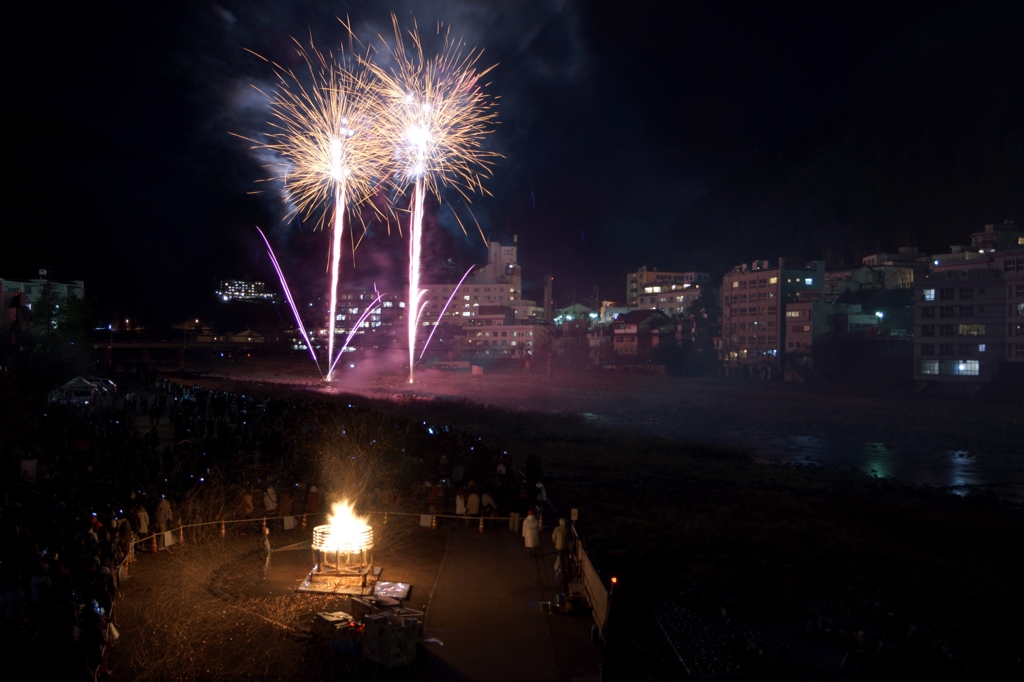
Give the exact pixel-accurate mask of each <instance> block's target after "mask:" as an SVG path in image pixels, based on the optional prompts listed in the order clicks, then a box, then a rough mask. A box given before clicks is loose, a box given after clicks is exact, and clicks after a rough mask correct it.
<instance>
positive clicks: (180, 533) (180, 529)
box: [178, 524, 185, 545]
mask: <svg viewBox="0 0 1024 682" xmlns="http://www.w3.org/2000/svg"><path fill="white" fill-rule="evenodd" d="M178 544H179V545H184V544H185V526H182V525H180V524H179V525H178Z"/></svg>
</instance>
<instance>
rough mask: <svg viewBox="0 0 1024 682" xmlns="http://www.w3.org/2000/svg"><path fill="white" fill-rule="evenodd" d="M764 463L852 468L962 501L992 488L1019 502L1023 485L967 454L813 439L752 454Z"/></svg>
mask: <svg viewBox="0 0 1024 682" xmlns="http://www.w3.org/2000/svg"><path fill="white" fill-rule="evenodd" d="M752 449H753V450H754V451H755V455H756V460H757V461H759V462H763V463H769V464H770V463H780V464H803V465H808V464H810V465H824V466H835V467H854V468H856V469H859V470H860V471H863V472H864V473H866V474H869V475H870V476H875V477H877V478H893V479H897V480H901V481H907V482H909V483H914V484H919V485H929V486H932V487H936V488H945V489H947V490H949V491H950V492H952V493H953V494H955V495H961V496H963V495H967V493H968V492H969V491H970V490H971V489H972V488H976V487H984V488H992V489H993V490H994V492H996V494H998V495H999V496H1000V497H1002V498H1004V499H1008V500H1013V501H1018V502H1019V501H1022V500H1024V481H1022V480H1021V477H1020V476H1014V478H1015V479H1017V480H1008V474H1010V472H1007V471H1001V470H999V469H998V468H996V467H987V466H985V464H984V463H983V462H979V461H978V458H977V457H975V456H974V455H973V453H971V452H969V451H967V450H927V449H918V450H912V449H903V448H894V447H889V446H887V445H886V444H885V443H879V442H869V443H836V442H830V441H826V440H824V439H822V438H815V437H812V436H783V437H779V438H774V439H769V440H767V441H764V442H763V443H761V444H760V445H758V446H755V447H753V448H752Z"/></svg>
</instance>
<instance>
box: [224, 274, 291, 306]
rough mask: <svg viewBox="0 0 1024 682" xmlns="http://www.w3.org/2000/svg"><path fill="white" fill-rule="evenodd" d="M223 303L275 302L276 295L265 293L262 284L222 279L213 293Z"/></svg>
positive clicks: (265, 287) (264, 286) (265, 289)
mask: <svg viewBox="0 0 1024 682" xmlns="http://www.w3.org/2000/svg"><path fill="white" fill-rule="evenodd" d="M215 293H216V294H217V296H219V297H220V298H221V300H224V301H250V302H260V301H275V300H277V294H275V293H274V292H272V291H267V286H266V284H264V283H263V282H248V281H245V280H240V279H223V280H221V282H220V286H219V287H217V291H216V292H215Z"/></svg>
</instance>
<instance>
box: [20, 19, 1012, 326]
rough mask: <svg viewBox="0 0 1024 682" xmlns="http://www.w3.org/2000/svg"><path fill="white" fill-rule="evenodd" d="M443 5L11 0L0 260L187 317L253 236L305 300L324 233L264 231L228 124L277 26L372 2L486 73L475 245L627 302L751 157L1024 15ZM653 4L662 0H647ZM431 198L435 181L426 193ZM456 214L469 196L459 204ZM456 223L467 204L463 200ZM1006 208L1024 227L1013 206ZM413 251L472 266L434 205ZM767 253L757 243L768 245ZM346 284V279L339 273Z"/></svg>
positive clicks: (240, 262)
mask: <svg viewBox="0 0 1024 682" xmlns="http://www.w3.org/2000/svg"><path fill="white" fill-rule="evenodd" d="M777 5H781V3H728V2H714V3H712V2H707V3H663V2H636V3H606V2H584V1H577V2H574V1H571V0H561V1H558V0H550V1H539V0H538V1H523V2H518V1H517V2H511V1H509V2H469V1H456V0H448V1H445V2H430V1H427V0H423V1H421V2H412V1H410V0H406V1H404V2H403V1H396V2H393V3H391V4H390V5H388V4H387V3H380V2H372V1H370V0H365V1H358V0H353V1H350V2H315V1H308V2H307V1H301V0H297V1H294V2H280V1H278V2H270V1H256V2H241V1H239V2H230V1H228V2H221V3H199V2H196V3H145V4H144V5H136V6H134V7H133V8H132V9H130V10H127V11H125V12H119V11H115V9H114V8H113V7H112V6H110V5H104V4H95V3H94V4H88V5H87V4H80V5H78V6H76V7H74V8H71V9H67V10H64V9H62V10H61V11H60V13H58V11H57V8H56V6H52V5H39V4H35V5H33V6H32V7H28V6H27V5H26V6H20V7H18V8H16V9H14V10H11V11H10V12H9V13H8V16H7V19H6V21H5V24H6V29H7V30H6V34H7V36H6V38H5V40H4V48H3V49H4V51H5V58H6V59H5V63H6V66H7V68H6V69H5V72H6V78H5V89H4V95H5V96H4V97H3V99H2V101H0V114H2V116H3V119H4V122H5V124H6V125H5V131H6V134H7V140H8V151H9V155H8V160H9V163H10V164H11V165H12V166H13V169H12V170H13V172H11V173H9V174H7V176H6V181H5V187H6V188H7V192H6V194H7V196H6V201H5V205H6V207H7V210H8V219H7V221H6V222H7V224H6V226H5V228H4V243H3V246H2V248H0V276H3V277H28V276H34V274H35V272H36V270H37V269H38V268H40V267H49V268H51V269H52V271H53V276H54V277H56V278H58V279H84V280H85V281H86V291H87V295H88V297H89V298H90V299H91V300H92V302H93V306H94V308H95V309H96V310H97V312H99V313H102V314H104V315H118V316H121V315H127V314H130V315H132V316H134V317H136V318H143V319H147V320H149V321H150V322H152V323H165V324H167V323H170V322H173V321H176V320H178V319H181V318H183V317H185V316H192V315H206V314H207V312H208V311H209V310H210V309H211V308H212V307H213V306H214V305H215V303H216V302H215V301H214V298H213V294H212V289H213V287H214V284H215V283H216V281H217V280H218V279H220V278H236V277H237V278H260V279H264V280H266V281H268V282H270V281H273V279H274V276H273V273H272V271H271V270H270V265H269V263H268V260H267V257H266V253H265V250H264V249H263V248H262V247H261V245H260V243H259V241H258V236H257V234H256V231H255V229H254V226H255V225H260V226H261V227H265V228H270V231H271V234H272V235H273V240H274V243H275V248H277V249H279V253H278V255H279V257H280V258H281V260H282V262H283V263H284V264H285V266H286V267H287V268H288V269H289V273H290V274H291V279H292V281H293V286H294V287H295V288H296V289H297V290H298V293H299V294H300V296H315V295H316V293H317V292H318V291H320V290H321V289H320V282H322V277H323V275H324V267H325V262H326V261H325V259H326V255H325V254H326V245H327V235H326V233H322V232H319V233H310V232H309V231H308V230H307V229H305V226H303V227H301V228H300V227H299V226H297V225H296V223H295V222H291V223H288V224H285V223H284V222H283V221H282V217H283V215H284V212H285V209H284V206H283V205H282V204H281V202H280V201H279V200H278V199H277V197H276V196H275V195H274V194H273V193H265V194H261V195H252V194H250V192H252V191H254V190H257V189H259V188H260V187H259V185H258V184H257V182H256V181H257V180H260V179H262V178H264V177H265V176H266V171H264V170H263V169H262V168H261V167H260V162H259V160H258V159H257V158H256V156H254V155H253V153H252V152H251V151H250V150H249V149H248V145H247V144H246V143H244V142H242V141H240V140H239V139H238V138H236V137H233V136H231V135H230V134H229V133H230V132H235V133H239V134H242V135H247V136H255V135H258V134H259V132H260V131H261V130H265V129H266V124H265V121H266V120H267V111H266V107H265V102H263V101H262V100H261V98H260V97H258V96H257V95H256V93H255V92H254V91H253V89H252V88H251V85H253V84H266V83H268V82H270V79H271V72H270V70H269V68H268V67H267V65H266V64H265V63H264V62H263V61H261V60H260V59H257V58H256V57H254V56H253V55H252V54H250V53H249V52H247V50H252V51H254V52H257V53H259V54H261V55H263V56H265V57H268V58H270V59H273V60H276V61H279V62H281V63H283V64H294V63H295V60H294V48H293V46H292V44H291V42H290V37H291V36H297V37H299V38H303V39H306V38H308V37H309V36H310V35H312V38H313V41H314V43H315V44H316V45H317V46H318V47H320V48H322V49H330V48H334V47H335V46H337V45H338V44H339V43H340V42H341V41H342V39H343V38H344V30H343V28H342V26H341V25H340V23H339V22H338V21H337V19H336V17H337V16H345V15H348V16H349V18H350V20H351V23H352V27H353V29H354V30H355V32H356V34H357V35H358V36H359V37H360V38H361V39H362V40H363V41H366V42H368V43H375V44H378V45H379V44H380V43H379V40H377V39H376V35H378V34H381V35H384V36H386V37H389V36H390V35H391V31H390V19H389V16H388V15H389V11H391V10H393V11H395V12H396V13H397V14H398V16H399V18H400V20H401V21H402V22H403V24H405V25H407V26H408V25H411V20H412V16H413V14H412V8H414V9H415V17H416V19H417V20H418V22H419V26H420V30H421V33H422V34H424V35H425V37H431V39H432V35H433V33H434V30H433V29H434V27H435V25H436V23H437V22H438V21H443V22H445V23H446V24H449V25H450V26H451V29H452V32H453V34H454V35H461V36H463V37H464V39H465V41H466V43H467V44H468V45H470V46H478V47H481V48H483V49H484V56H483V58H482V62H481V63H482V64H483V65H490V64H492V63H498V66H497V68H496V69H495V70H494V71H493V72H492V73H491V74H489V80H490V83H491V86H490V88H489V89H488V91H489V92H490V93H492V94H493V95H495V96H498V97H500V101H499V108H498V111H499V119H500V124H499V126H498V127H497V130H496V132H495V133H494V134H493V135H492V136H491V138H490V139H489V141H488V145H489V148H490V149H493V150H494V151H497V152H499V153H500V154H502V155H503V156H504V158H503V159H500V160H498V161H497V163H496V164H495V166H494V170H493V177H492V178H490V179H489V180H488V181H487V182H486V186H487V188H488V189H489V190H490V191H491V192H493V194H494V196H493V197H484V196H480V197H477V198H475V199H474V203H473V205H472V210H473V213H474V214H475V215H476V217H477V219H478V220H479V221H480V223H481V225H482V226H483V228H484V230H485V232H486V233H487V235H488V236H489V237H490V238H492V239H497V240H501V241H503V240H505V239H507V236H508V235H510V234H517V235H518V236H519V246H520V259H521V261H522V264H523V266H524V279H525V281H526V282H527V286H528V289H527V295H528V296H531V295H532V296H537V295H538V294H539V290H537V289H533V290H531V289H530V288H529V287H535V286H537V285H539V282H540V280H541V277H542V275H543V273H544V272H545V271H547V270H550V271H552V272H553V273H554V274H555V276H556V294H557V295H558V296H559V298H560V299H562V300H564V299H565V298H568V297H569V296H570V295H571V294H573V293H575V294H576V295H577V296H578V297H581V298H582V297H587V296H590V295H592V293H593V288H594V286H595V285H596V286H600V288H601V294H602V296H604V297H612V298H615V297H620V298H621V296H622V291H621V289H622V281H623V275H624V274H625V273H626V272H627V271H628V270H629V269H631V268H635V267H636V266H637V265H640V264H644V263H646V264H648V265H652V266H653V265H657V264H658V263H659V254H657V253H645V252H643V246H642V245H643V244H645V243H649V240H645V239H644V238H643V236H645V235H651V234H657V233H659V232H663V231H665V230H667V229H669V226H671V225H672V224H673V223H674V219H675V218H676V217H677V216H678V215H679V214H680V212H681V211H683V210H685V209H686V208H687V207H689V206H691V205H692V204H693V203H694V202H695V201H697V200H698V199H700V198H701V197H702V196H704V195H705V194H707V193H708V192H709V191H711V190H712V189H713V188H714V187H715V186H716V185H717V184H718V183H719V182H721V181H723V180H724V179H726V178H728V177H729V176H730V175H731V174H733V173H736V172H738V171H740V170H742V169H743V168H744V167H745V166H747V165H748V164H750V163H752V162H753V161H755V160H756V159H758V158H760V157H762V156H763V155H764V154H766V153H768V152H771V151H772V150H776V149H779V148H780V147H782V146H784V145H786V144H787V143H789V142H791V141H792V140H794V139H795V138H797V137H799V136H800V135H803V134H806V133H808V132H809V131H813V130H814V129H815V128H816V127H817V126H820V125H821V124H822V122H823V121H825V120H826V119H828V118H829V117H830V116H833V115H835V114H836V113H837V112H840V111H842V110H843V109H844V108H846V107H849V106H851V105H852V104H854V103H856V102H857V101H858V100H859V99H860V98H862V97H864V96H865V95H867V94H868V93H870V92H871V91H872V90H873V89H874V88H876V87H877V86H878V85H879V84H880V83H881V82H883V81H884V80H885V79H886V78H888V77H891V76H892V75H893V74H895V73H897V72H899V71H900V70H901V69H903V68H905V67H907V66H908V65H909V64H911V63H913V62H914V61H915V60H917V59H920V58H922V57H925V56H927V55H928V54H930V53H932V52H934V51H935V50H938V49H942V48H943V47H946V46H949V45H951V44H954V43H956V42H957V41H962V40H965V39H969V38H972V37H974V36H977V35H981V34H983V33H984V32H986V31H989V30H991V29H993V28H996V27H999V26H1003V25H1006V24H1007V23H1010V22H1018V21H1021V20H1022V19H1024V8H1022V6H1021V5H1020V4H1018V3H958V4H952V3H940V4H939V6H938V7H936V8H932V9H929V10H928V11H927V12H922V11H921V10H920V4H919V3H908V4H906V5H905V6H904V7H903V8H902V9H901V8H899V7H896V8H894V7H890V6H889V3H884V4H874V3H860V2H858V3H838V4H837V3H806V4H787V5H786V6H784V7H780V6H777ZM666 7H671V9H666ZM443 198H444V200H445V201H450V200H451V199H452V197H450V196H448V194H446V195H445V196H444V197H443ZM455 208H456V210H457V211H462V210H464V208H465V207H462V206H459V205H458V204H456V205H455ZM461 215H463V217H465V215H466V214H465V213H461ZM1018 218H1024V217H1018ZM429 221H430V228H429V231H428V236H427V240H428V242H429V243H428V245H427V253H428V254H429V256H430V258H431V263H432V267H434V269H435V270H438V271H439V270H440V269H439V268H438V267H437V264H438V263H440V262H441V261H443V260H446V259H449V258H450V259H451V260H452V262H453V264H454V265H460V264H462V263H466V264H468V263H470V262H474V261H479V260H480V259H481V257H482V255H483V245H482V242H481V240H480V238H479V236H478V235H476V234H475V230H474V229H471V230H470V236H469V237H465V236H463V235H462V233H461V231H460V230H459V229H458V227H457V225H456V224H455V222H454V220H452V219H451V209H449V208H445V207H438V206H437V205H436V204H435V205H434V206H432V208H431V216H430V217H429ZM405 254H406V243H405V240H404V239H403V238H402V237H400V236H399V235H398V234H397V233H396V232H394V231H392V233H391V234H390V236H389V235H388V234H387V233H386V232H385V231H383V230H380V229H377V230H374V231H372V232H371V233H370V234H369V235H368V236H367V237H366V239H364V241H363V243H362V245H361V246H360V248H359V250H358V251H357V253H356V257H355V265H354V266H353V265H352V261H351V257H350V256H346V257H347V258H348V260H347V261H346V262H347V265H346V268H347V269H348V276H347V277H348V281H351V282H358V283H370V282H377V283H378V284H380V285H381V286H382V287H386V286H392V288H397V287H398V286H399V285H401V284H402V281H401V280H402V274H403V272H404V268H405ZM772 256H773V254H765V256H764V257H772ZM343 276H344V275H343Z"/></svg>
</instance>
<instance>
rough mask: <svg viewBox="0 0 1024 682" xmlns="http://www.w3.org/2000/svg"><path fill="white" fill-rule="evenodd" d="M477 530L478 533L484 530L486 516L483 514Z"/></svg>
mask: <svg viewBox="0 0 1024 682" xmlns="http://www.w3.org/2000/svg"><path fill="white" fill-rule="evenodd" d="M476 532H478V533H483V532H484V517H482V516H481V517H480V527H479V528H477V529H476Z"/></svg>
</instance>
